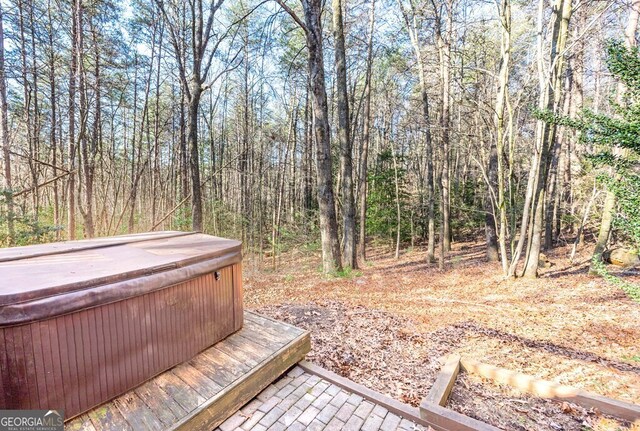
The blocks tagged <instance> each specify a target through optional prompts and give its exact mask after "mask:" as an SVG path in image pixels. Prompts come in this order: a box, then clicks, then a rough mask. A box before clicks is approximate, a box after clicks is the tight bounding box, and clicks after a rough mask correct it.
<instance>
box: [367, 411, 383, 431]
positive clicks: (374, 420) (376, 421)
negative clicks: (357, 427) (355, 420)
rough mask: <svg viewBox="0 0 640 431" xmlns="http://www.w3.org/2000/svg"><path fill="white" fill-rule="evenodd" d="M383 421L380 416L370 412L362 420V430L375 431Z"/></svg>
mask: <svg viewBox="0 0 640 431" xmlns="http://www.w3.org/2000/svg"><path fill="white" fill-rule="evenodd" d="M383 421H384V419H383V418H382V416H378V415H376V414H373V413H372V414H370V415H369V417H368V418H367V419H366V420H365V421H364V424H363V425H362V431H377V430H378V429H380V426H381V425H382V422H383Z"/></svg>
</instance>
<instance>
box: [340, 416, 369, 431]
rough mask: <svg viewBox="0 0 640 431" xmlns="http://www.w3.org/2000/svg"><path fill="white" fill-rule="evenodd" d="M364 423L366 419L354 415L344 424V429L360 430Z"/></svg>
mask: <svg viewBox="0 0 640 431" xmlns="http://www.w3.org/2000/svg"><path fill="white" fill-rule="evenodd" d="M363 423H364V419H362V418H360V417H358V416H356V415H353V416H351V417H350V418H349V420H348V421H347V422H346V423H345V424H344V428H343V430H344V431H358V430H359V429H360V427H361V426H362V424H363Z"/></svg>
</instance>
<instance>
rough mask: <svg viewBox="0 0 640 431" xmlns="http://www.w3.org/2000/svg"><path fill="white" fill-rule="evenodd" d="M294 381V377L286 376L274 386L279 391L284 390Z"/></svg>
mask: <svg viewBox="0 0 640 431" xmlns="http://www.w3.org/2000/svg"><path fill="white" fill-rule="evenodd" d="M292 380H293V377H289V376H284V377H282V378H280V379H279V380H278V381H277V382H275V383H274V384H273V386H275V387H276V388H278V389H282V388H283V387H284V386H286V385H288V384H289V383H290V382H291V381H292Z"/></svg>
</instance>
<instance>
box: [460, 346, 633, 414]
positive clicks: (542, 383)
mask: <svg viewBox="0 0 640 431" xmlns="http://www.w3.org/2000/svg"><path fill="white" fill-rule="evenodd" d="M460 365H461V367H462V369H463V370H464V371H466V372H468V373H472V374H476V375H479V376H481V377H484V378H486V379H489V380H491V381H493V382H495V383H499V384H503V385H509V386H511V387H513V388H515V389H518V390H519V391H522V392H526V393H528V394H531V395H535V396H537V397H540V398H550V399H555V400H561V401H568V402H572V403H575V404H578V405H579V406H582V407H585V408H588V409H589V408H596V409H598V410H599V411H600V412H601V413H604V414H606V415H610V416H614V417H617V418H620V419H624V420H627V421H630V422H632V423H638V424H640V406H638V405H636V404H631V403H628V402H625V401H619V400H616V399H613V398H608V397H603V396H601V395H597V394H594V393H590V392H587V391H583V390H582V389H578V388H574V387H572V386H565V385H560V384H558V383H554V382H550V381H548V380H542V379H537V378H535V377H532V376H528V375H526V374H522V373H517V372H515V371H511V370H508V369H505V368H499V367H494V366H493V365H488V364H483V363H481V362H477V361H474V360H472V359H467V358H461V359H460Z"/></svg>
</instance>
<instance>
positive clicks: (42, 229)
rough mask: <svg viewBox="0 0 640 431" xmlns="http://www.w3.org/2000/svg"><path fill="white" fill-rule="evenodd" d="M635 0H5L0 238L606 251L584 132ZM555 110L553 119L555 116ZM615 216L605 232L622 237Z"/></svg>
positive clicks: (346, 258)
mask: <svg viewBox="0 0 640 431" xmlns="http://www.w3.org/2000/svg"><path fill="white" fill-rule="evenodd" d="M639 13H640V1H638V0H633V1H631V0H601V1H596V0H551V1H549V0H535V1H534V0H492V1H489V0H443V1H435V0H390V1H386V0H366V1H345V0H332V1H331V2H322V1H320V0H301V1H300V2H296V1H294V0H261V1H252V0H192V1H189V2H183V1H179V0H128V1H127V0H69V1H67V0H62V1H54V0H7V1H3V2H2V4H1V5H0V145H1V146H2V164H3V169H2V181H3V183H2V184H3V193H2V197H1V198H2V213H1V214H0V224H1V226H2V233H1V238H2V242H3V244H4V245H17V244H29V243H34V242H42V241H47V240H63V239H79V238H91V237H94V236H103V235H114V234H121V233H127V232H140V231H148V230H160V229H165V230H166V229H181V230H189V229H194V230H202V231H205V232H208V233H212V234H215V235H220V236H227V237H234V238H238V239H241V240H243V242H244V244H245V250H246V252H248V253H256V254H257V255H259V256H270V257H272V258H273V259H274V260H273V261H274V265H275V262H276V256H277V255H278V253H280V252H281V251H282V250H285V249H287V248H290V247H305V248H307V249H310V250H315V249H318V250H321V251H322V261H323V269H324V271H325V272H334V271H337V270H340V269H341V268H343V267H351V268H355V267H357V266H358V264H363V263H364V262H365V260H366V248H365V244H366V242H367V241H370V240H374V239H375V240H376V241H382V242H383V243H387V244H393V247H394V250H395V253H396V256H397V255H398V254H399V253H400V252H401V250H402V249H404V248H407V247H413V246H424V247H425V248H426V249H427V255H428V260H429V261H430V262H431V263H433V264H434V265H435V264H437V265H439V266H440V268H443V267H444V266H445V262H446V256H447V253H448V252H449V251H450V250H451V244H452V242H455V241H458V240H461V239H468V238H475V237H479V236H480V235H482V236H483V238H486V254H487V258H488V259H489V260H494V261H500V262H501V265H502V270H503V272H504V274H505V275H509V276H514V275H522V274H524V275H525V276H529V277H536V276H537V273H538V266H539V261H540V259H539V257H540V253H541V252H543V251H544V250H545V249H550V248H552V247H554V246H556V245H559V244H561V245H564V244H572V243H575V247H593V245H586V246H585V245H583V242H584V241H585V240H586V241H587V242H591V243H593V242H595V243H596V247H595V253H596V255H600V254H602V252H603V251H604V249H605V248H606V247H607V243H608V242H611V241H614V240H624V238H622V237H620V236H616V235H615V233H616V232H615V229H612V226H614V227H615V223H612V220H614V218H615V212H616V199H615V196H613V194H612V193H611V192H609V191H607V189H606V186H605V185H604V184H602V183H601V182H600V181H598V179H597V177H598V176H599V175H601V174H602V173H603V172H604V173H605V174H606V169H605V168H600V167H598V166H596V165H594V164H593V163H591V162H590V161H589V158H588V157H587V156H588V155H590V154H594V153H596V152H597V151H598V148H594V146H593V145H590V144H589V143H586V142H584V141H583V140H582V139H581V136H580V133H578V132H577V131H575V130H574V129H572V128H569V127H567V126H565V125H562V124H561V122H557V121H549V120H548V117H550V116H566V117H572V118H575V117H577V116H579V115H580V113H581V112H582V110H583V109H585V108H586V109H589V110H591V111H593V112H596V113H609V112H612V106H613V105H614V104H615V103H614V102H615V101H616V100H617V101H618V103H622V100H623V99H622V95H623V94H624V91H625V89H624V87H621V84H619V83H617V82H615V80H613V79H612V78H611V75H610V73H609V72H608V71H607V67H606V64H605V46H606V44H607V43H608V41H610V40H620V41H623V42H624V43H625V45H626V46H627V47H634V46H636V32H637V26H638V16H639V15H638V14H639ZM545 118H547V119H546V120H545ZM612 230H613V234H612Z"/></svg>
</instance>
